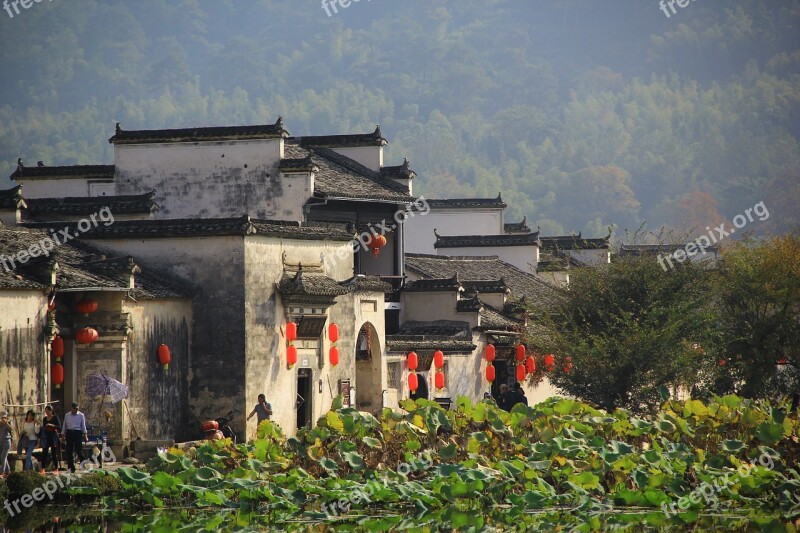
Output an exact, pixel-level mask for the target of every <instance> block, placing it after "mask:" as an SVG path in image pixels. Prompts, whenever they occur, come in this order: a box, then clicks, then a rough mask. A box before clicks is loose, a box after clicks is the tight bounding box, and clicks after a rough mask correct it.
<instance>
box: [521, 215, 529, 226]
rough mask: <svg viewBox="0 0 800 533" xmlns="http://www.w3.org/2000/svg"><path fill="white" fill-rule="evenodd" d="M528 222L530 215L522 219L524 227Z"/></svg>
mask: <svg viewBox="0 0 800 533" xmlns="http://www.w3.org/2000/svg"><path fill="white" fill-rule="evenodd" d="M527 221H528V215H525V216H524V217H522V225H523V226H524V225H525V222H527Z"/></svg>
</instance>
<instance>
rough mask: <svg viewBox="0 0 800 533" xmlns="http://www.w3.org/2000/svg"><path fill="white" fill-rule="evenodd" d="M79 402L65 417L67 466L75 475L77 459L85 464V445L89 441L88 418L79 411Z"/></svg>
mask: <svg viewBox="0 0 800 533" xmlns="http://www.w3.org/2000/svg"><path fill="white" fill-rule="evenodd" d="M78 407H79V406H78V402H72V410H71V411H70V412H69V413H67V414H66V415H64V427H63V435H64V437H65V438H66V441H67V466H68V467H69V469H70V471H71V472H72V473H75V457H74V456H73V454H74V453H77V454H78V459H80V461H81V462H83V443H84V441H85V442H88V441H89V434H88V432H87V431H86V417H85V416H83V413H81V412H80V411H79V410H78Z"/></svg>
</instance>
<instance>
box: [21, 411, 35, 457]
mask: <svg viewBox="0 0 800 533" xmlns="http://www.w3.org/2000/svg"><path fill="white" fill-rule="evenodd" d="M38 441H39V424H37V423H36V413H34V412H33V409H28V412H27V413H25V421H24V422H23V423H22V435H20V445H21V446H22V447H23V449H24V451H25V464H24V466H23V467H22V469H23V470H33V450H34V448H36V443H37V442H38Z"/></svg>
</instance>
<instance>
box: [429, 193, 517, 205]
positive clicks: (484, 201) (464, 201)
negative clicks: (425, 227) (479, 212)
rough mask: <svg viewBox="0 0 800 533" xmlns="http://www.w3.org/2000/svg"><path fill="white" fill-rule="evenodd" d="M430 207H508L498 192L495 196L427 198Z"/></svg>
mask: <svg viewBox="0 0 800 533" xmlns="http://www.w3.org/2000/svg"><path fill="white" fill-rule="evenodd" d="M427 202H428V205H429V206H430V207H431V208H432V209H473V208H480V207H495V208H501V209H504V208H506V207H508V204H506V203H505V202H504V201H503V198H502V196H501V194H500V193H498V194H497V198H450V199H439V200H436V199H434V200H431V199H428V200H427Z"/></svg>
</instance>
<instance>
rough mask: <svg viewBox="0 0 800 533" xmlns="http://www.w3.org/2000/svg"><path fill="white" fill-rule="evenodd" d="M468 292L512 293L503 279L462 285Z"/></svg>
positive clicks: (463, 283)
mask: <svg viewBox="0 0 800 533" xmlns="http://www.w3.org/2000/svg"><path fill="white" fill-rule="evenodd" d="M461 285H462V286H463V287H464V290H465V291H466V292H478V293H484V292H485V293H490V294H491V293H498V292H502V293H505V292H510V291H511V289H509V287H508V285H506V282H505V280H504V279H503V278H500V279H487V280H470V281H464V282H462V283H461Z"/></svg>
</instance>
